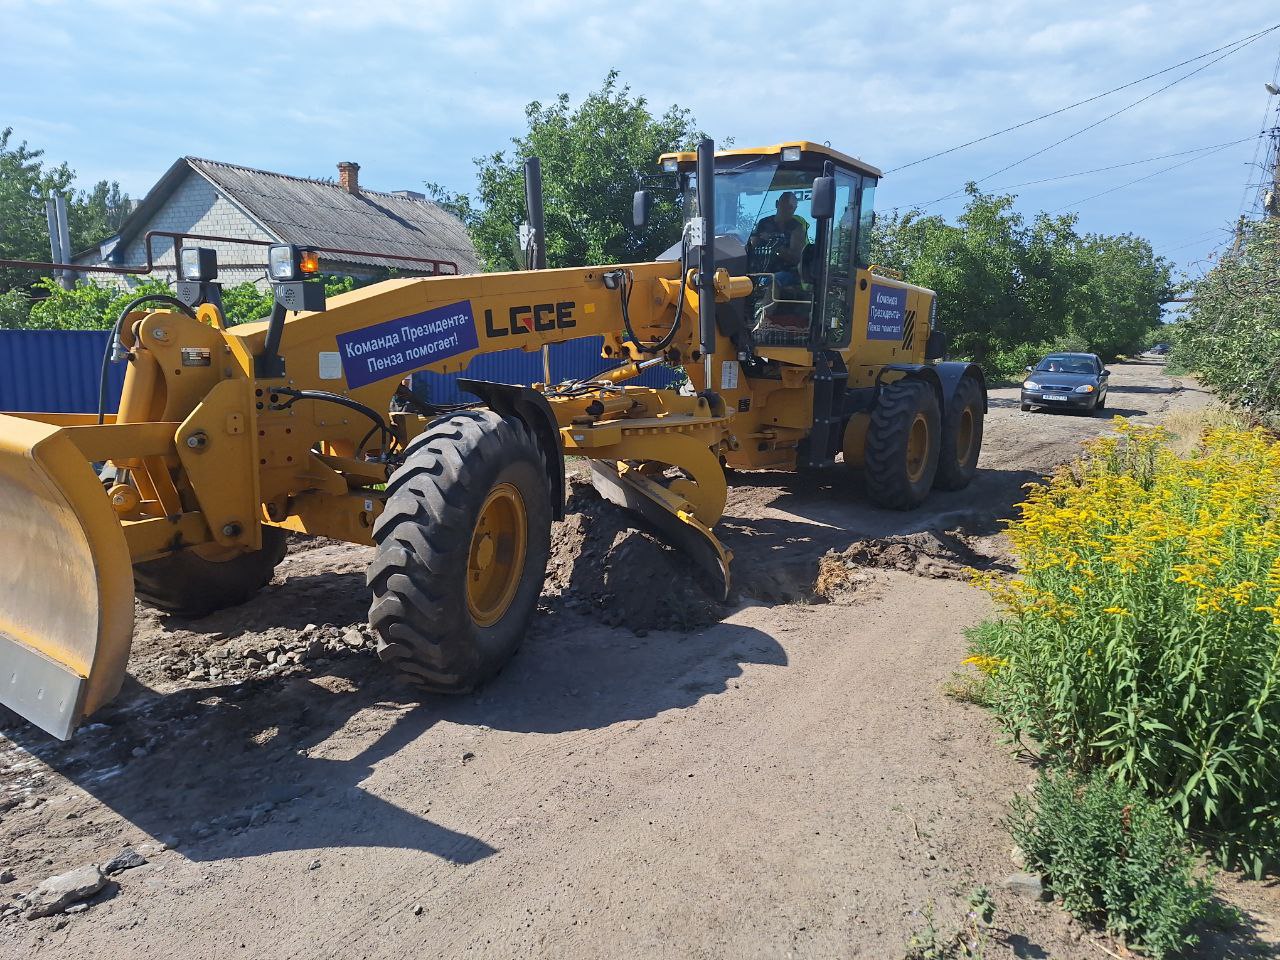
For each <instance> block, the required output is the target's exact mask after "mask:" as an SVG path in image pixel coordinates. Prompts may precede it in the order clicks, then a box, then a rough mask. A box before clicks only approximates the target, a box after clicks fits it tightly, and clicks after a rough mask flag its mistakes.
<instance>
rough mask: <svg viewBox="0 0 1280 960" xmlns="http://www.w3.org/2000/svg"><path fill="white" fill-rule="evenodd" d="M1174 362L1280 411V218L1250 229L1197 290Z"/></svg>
mask: <svg viewBox="0 0 1280 960" xmlns="http://www.w3.org/2000/svg"><path fill="white" fill-rule="evenodd" d="M1171 360H1172V362H1177V363H1179V364H1180V365H1182V366H1185V367H1187V368H1188V369H1191V370H1194V371H1196V372H1197V373H1198V374H1199V375H1200V377H1201V378H1202V379H1203V380H1204V382H1205V383H1207V384H1209V385H1210V386H1212V387H1214V388H1215V389H1216V390H1217V391H1218V393H1219V395H1221V396H1223V397H1225V398H1226V399H1227V400H1228V401H1230V402H1231V403H1233V404H1236V405H1238V406H1242V407H1247V408H1249V409H1250V410H1251V411H1253V412H1254V413H1257V414H1263V415H1265V414H1274V413H1275V412H1276V411H1277V410H1280V220H1275V219H1270V220H1263V221H1261V222H1256V223H1252V224H1246V225H1245V227H1244V232H1243V234H1242V236H1241V242H1240V244H1239V245H1238V246H1237V247H1233V248H1232V250H1231V251H1230V252H1229V253H1227V254H1226V255H1225V256H1224V257H1223V258H1222V259H1221V260H1220V261H1219V262H1218V264H1217V265H1216V266H1215V267H1214V268H1213V269H1212V270H1210V271H1209V273H1208V274H1206V275H1205V277H1204V278H1203V279H1202V280H1200V281H1199V282H1198V283H1196V285H1195V289H1194V292H1193V295H1192V298H1191V303H1190V305H1189V306H1188V308H1187V312H1186V316H1185V317H1184V319H1183V320H1182V321H1181V322H1180V323H1179V324H1178V325H1177V328H1176V332H1175V335H1174V338H1173V354H1172V358H1171Z"/></svg>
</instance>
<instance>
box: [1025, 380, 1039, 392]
mask: <svg viewBox="0 0 1280 960" xmlns="http://www.w3.org/2000/svg"><path fill="white" fill-rule="evenodd" d="M1022 389H1023V390H1039V389H1040V384H1038V383H1036V382H1035V381H1034V380H1027V381H1026V382H1025V383H1023V384H1022Z"/></svg>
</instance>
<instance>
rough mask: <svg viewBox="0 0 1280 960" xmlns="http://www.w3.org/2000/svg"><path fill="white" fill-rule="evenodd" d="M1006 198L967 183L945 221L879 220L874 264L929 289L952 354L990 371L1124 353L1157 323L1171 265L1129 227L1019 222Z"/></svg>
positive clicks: (909, 213) (1045, 219) (907, 216)
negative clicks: (1061, 353) (1048, 357)
mask: <svg viewBox="0 0 1280 960" xmlns="http://www.w3.org/2000/svg"><path fill="white" fill-rule="evenodd" d="M1014 199H1015V198H1014V197H1012V196H1009V195H1001V194H989V193H983V192H982V191H981V190H979V189H977V187H976V186H974V185H973V184H970V185H969V187H968V202H967V203H966V205H965V208H964V210H963V211H962V213H961V214H960V216H959V217H958V218H957V219H956V221H955V222H954V223H948V222H947V221H946V220H944V219H943V218H942V217H940V216H925V215H924V214H923V213H922V212H921V211H919V210H914V209H912V210H905V211H898V210H894V211H891V212H889V213H887V214H885V215H881V216H880V217H878V219H877V225H876V227H875V230H874V232H873V233H872V238H871V239H872V257H871V259H872V261H873V262H875V263H879V264H883V265H884V266H888V267H892V268H894V269H896V270H899V271H901V272H902V273H903V274H904V276H905V277H906V278H907V279H908V280H910V281H912V282H914V283H919V284H921V285H923V286H926V287H930V288H932V289H934V290H936V291H937V292H938V323H939V326H940V327H941V329H942V330H944V331H946V332H947V333H948V334H949V336H950V337H951V343H952V352H953V353H954V354H955V355H956V356H965V357H972V358H974V359H976V360H979V361H981V362H982V363H983V364H984V365H987V366H989V367H990V368H991V370H992V372H993V373H994V374H995V375H997V376H1003V377H1009V376H1014V375H1017V374H1020V373H1021V371H1022V368H1023V367H1024V366H1026V365H1027V364H1029V363H1032V362H1034V361H1035V360H1038V359H1039V358H1040V356H1042V355H1043V354H1044V353H1045V352H1047V349H1063V348H1072V349H1077V350H1086V351H1090V352H1096V353H1098V354H1100V355H1102V356H1103V357H1108V358H1109V357H1112V356H1115V355H1116V354H1119V353H1132V352H1133V351H1135V350H1136V349H1137V348H1138V347H1140V346H1141V345H1142V344H1143V343H1144V342H1146V341H1148V340H1149V339H1150V337H1151V331H1152V330H1154V329H1155V328H1157V327H1158V326H1159V325H1160V320H1161V304H1162V303H1163V301H1165V300H1167V299H1168V297H1169V293H1170V290H1171V289H1172V287H1173V282H1172V264H1170V263H1169V262H1168V261H1167V260H1164V259H1162V258H1160V257H1157V256H1155V255H1154V253H1153V251H1152V249H1151V245H1150V243H1148V242H1147V241H1146V240H1144V239H1143V238H1141V237H1136V236H1133V235H1131V234H1121V235H1113V236H1112V235H1103V234H1093V233H1087V234H1081V233H1079V232H1078V231H1077V229H1076V218H1075V217H1074V215H1068V216H1057V217H1055V216H1051V215H1049V214H1044V213H1042V214H1039V215H1037V216H1036V217H1035V218H1034V219H1033V220H1031V222H1029V223H1028V222H1027V221H1026V220H1025V219H1024V218H1023V217H1022V216H1021V214H1019V213H1017V212H1016V211H1015V210H1014Z"/></svg>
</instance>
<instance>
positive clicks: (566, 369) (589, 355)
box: [413, 337, 680, 403]
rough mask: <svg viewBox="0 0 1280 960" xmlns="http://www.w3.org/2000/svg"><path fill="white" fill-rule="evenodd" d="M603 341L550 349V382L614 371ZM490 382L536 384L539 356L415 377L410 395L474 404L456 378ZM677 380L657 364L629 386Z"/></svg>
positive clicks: (496, 358) (501, 358)
mask: <svg viewBox="0 0 1280 960" xmlns="http://www.w3.org/2000/svg"><path fill="white" fill-rule="evenodd" d="M603 344H604V338H603V337H583V338H582V339H581V340H570V341H569V342H567V343H553V344H552V345H551V382H552V383H560V382H561V381H562V380H577V379H580V378H583V377H590V376H592V375H594V374H597V373H600V372H601V371H602V370H607V369H609V368H611V367H616V366H617V365H618V364H617V363H616V362H614V363H610V362H609V361H607V360H605V359H603V358H602V357H601V356H600V348H601V346H603ZM459 377H465V378H467V379H471V380H493V381H496V382H498V383H523V384H530V383H539V382H541V381H542V379H543V377H542V354H541V353H540V352H535V353H526V352H525V351H523V350H500V351H498V352H497V353H488V354H485V355H483V356H479V357H475V358H474V359H472V361H471V363H470V364H469V365H468V366H467V369H466V370H465V371H463V372H462V373H415V374H414V375H413V391H414V393H417V394H418V395H419V396H422V397H424V398H425V399H427V400H430V401H431V402H432V403H465V402H466V401H468V400H474V399H475V397H473V396H472V395H471V394H469V393H466V392H464V391H463V390H462V389H461V388H460V387H459V386H458V378H459ZM678 379H680V373H679V372H678V371H676V370H673V369H672V368H671V367H666V366H663V365H661V364H659V365H658V366H656V367H653V368H652V369H649V370H646V371H645V372H644V373H642V374H641V375H640V376H638V377H636V378H634V379H632V380H628V381H627V383H628V384H635V385H637V386H642V387H669V386H671V385H672V384H673V383H675V382H676V381H677V380H678Z"/></svg>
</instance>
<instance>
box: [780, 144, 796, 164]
mask: <svg viewBox="0 0 1280 960" xmlns="http://www.w3.org/2000/svg"><path fill="white" fill-rule="evenodd" d="M799 159H800V148H799V147H783V148H782V162H783V163H796V162H797V161H798V160H799Z"/></svg>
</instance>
